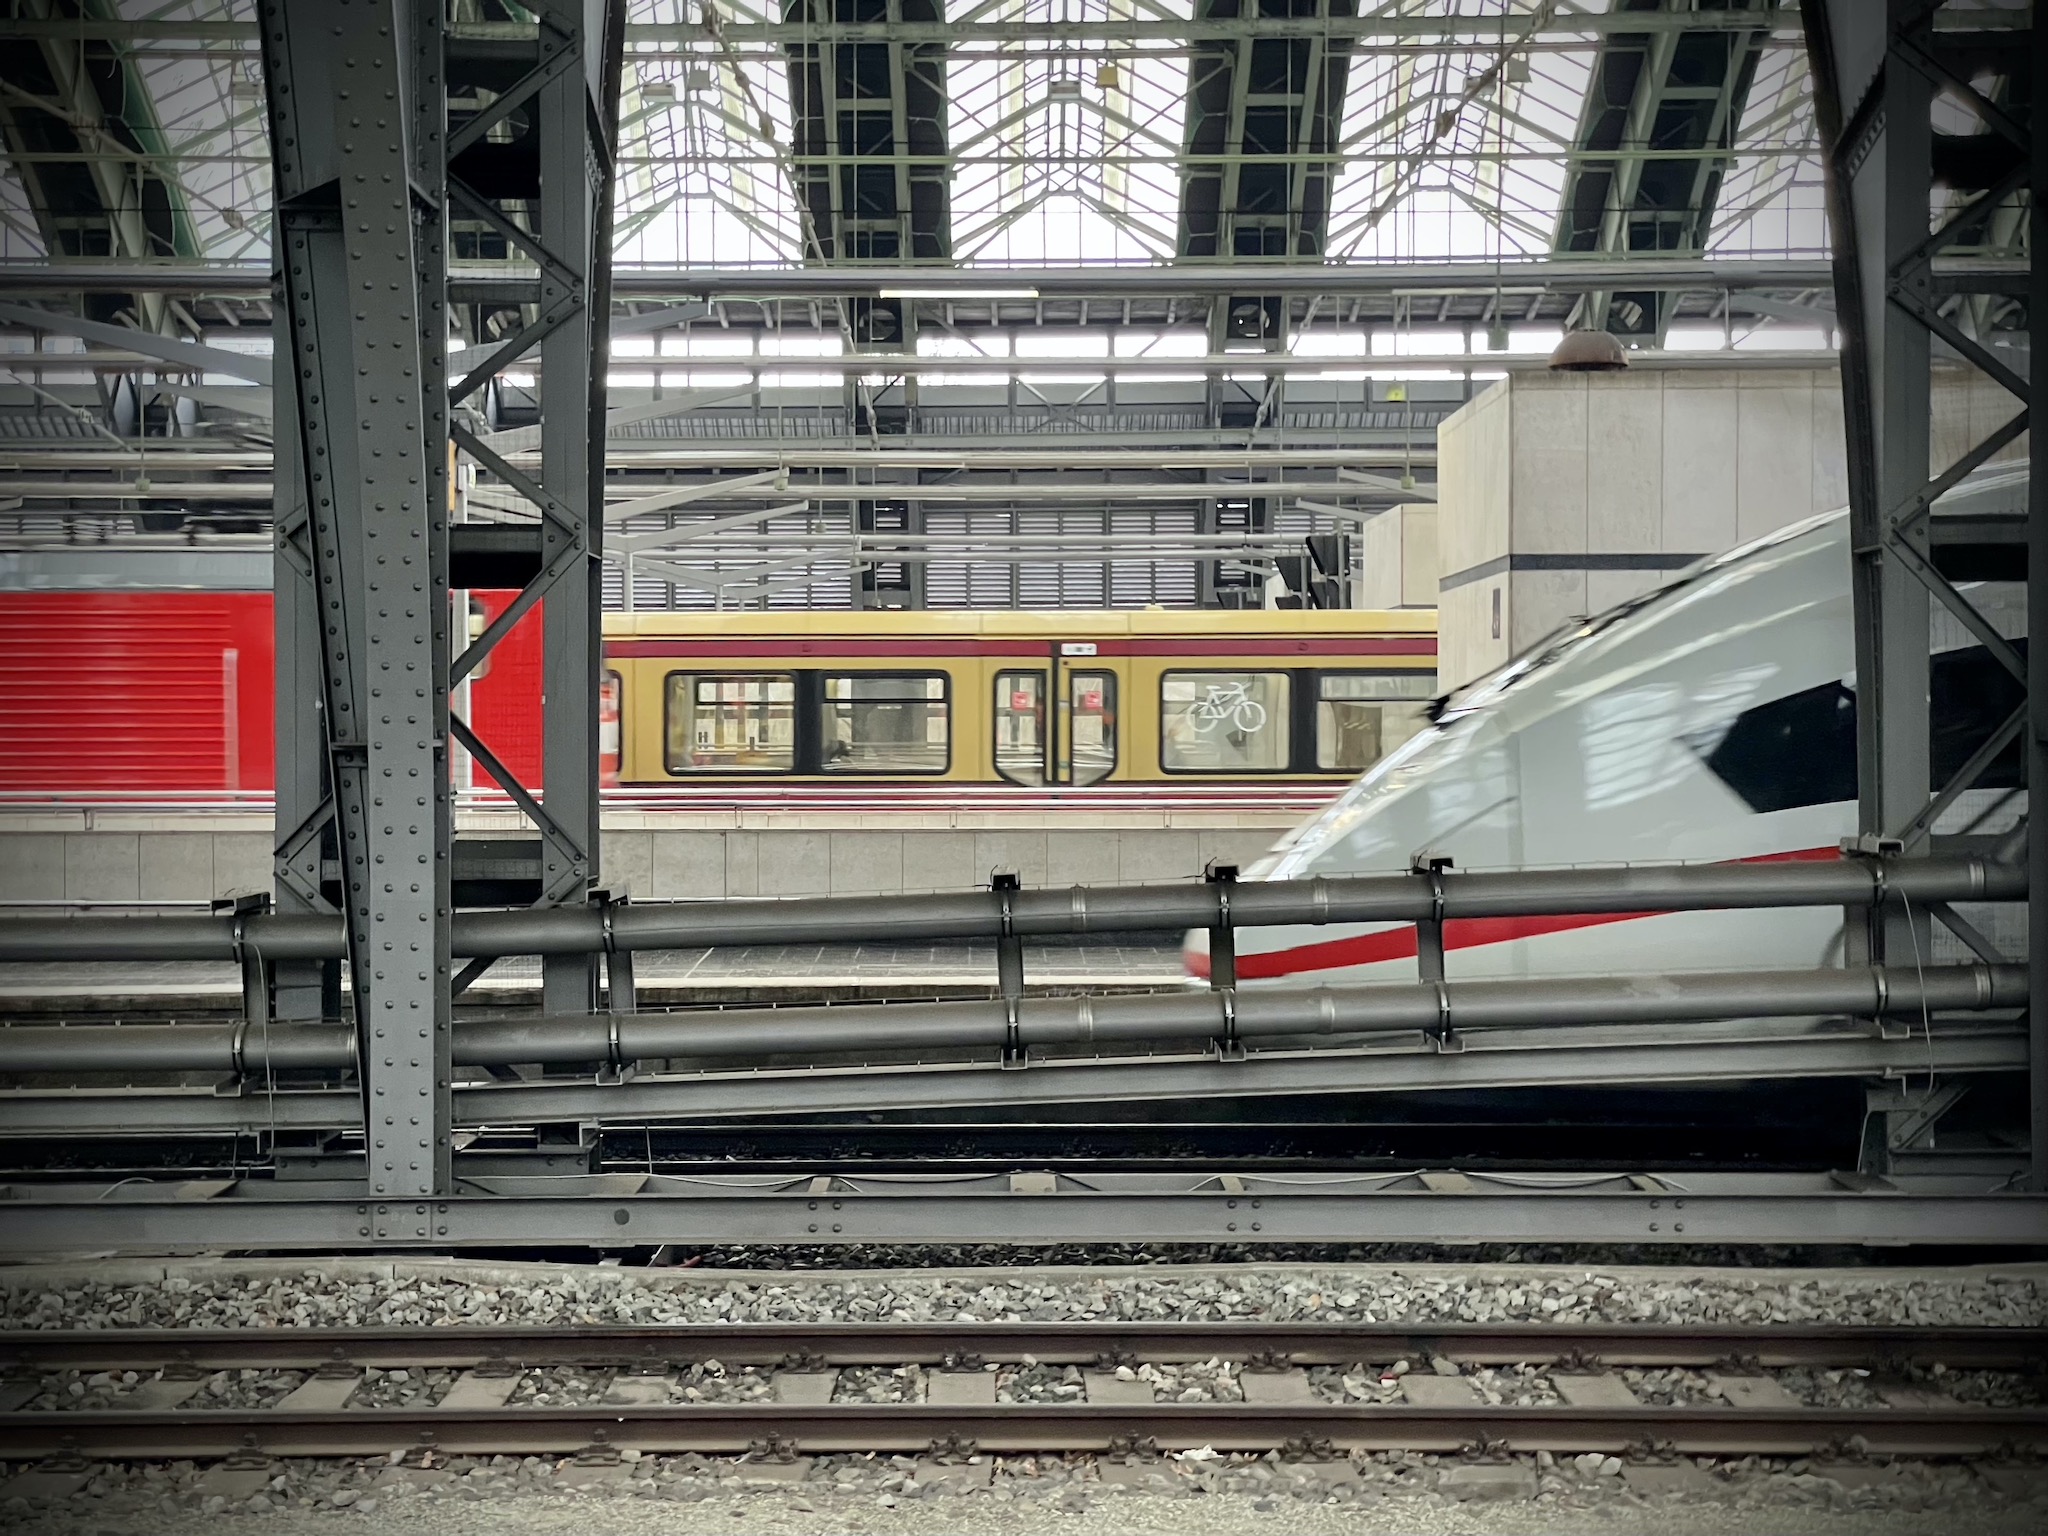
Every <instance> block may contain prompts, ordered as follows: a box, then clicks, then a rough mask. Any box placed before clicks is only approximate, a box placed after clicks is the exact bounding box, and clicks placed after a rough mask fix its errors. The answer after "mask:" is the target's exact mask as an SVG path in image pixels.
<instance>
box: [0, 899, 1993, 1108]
mask: <svg viewBox="0 0 2048 1536" xmlns="http://www.w3.org/2000/svg"><path fill="white" fill-rule="evenodd" d="M626 910H629V911H630V910H631V909H630V908H628V909H626ZM144 921H148V919H145V920H144ZM2026 995H2027V971H2026V967H2024V966H2018V965H1998V966H1989V965H1948V966H1928V967H1926V968H1925V969H1921V968H1919V967H1914V966H1896V967H1855V968H1844V969H1839V970H1813V971H1703V972H1691V973H1673V974H1662V975H1657V974H1651V975H1637V976H1548V977H1529V978H1520V979H1514V980H1508V981H1451V982H1421V983H1408V984H1389V983H1378V984H1373V985H1350V986H1320V987H1254V988H1250V989H1241V988H1221V989H1213V990H1207V991H1203V990H1195V989H1186V990H1180V991H1172V992H1136V993H1118V994H1107V993H1093V994H1085V995H1082V996H1077V997H1042V996H1026V997H1022V998H1019V999H1016V1000H1006V999H1003V998H1000V997H994V998H989V999H942V1000H939V1001H935V1002H906V1003H856V1004H844V1005H827V1006H813V1007H777V1008H773V1009H758V1010H719V1009H697V1010H683V1011H678V1012H674V1013H598V1014H572V1015H542V1016H538V1017H516V1016H515V1017H507V1018H485V1019H469V1020H461V1021H458V1022H456V1023H455V1024H454V1025H453V1026H452V1031H453V1038H452V1042H451V1048H452V1053H453V1054H452V1060H453V1062H454V1064H455V1065H456V1066H458V1067H504V1066H530V1065H534V1064H542V1065H554V1064H563V1063H577V1062H602V1063H609V1064H611V1065H614V1066H623V1065H625V1064H627V1063H629V1062H638V1061H649V1060H673V1059H676V1058H685V1059H689V1058H695V1059H699V1060H704V1059H712V1060H717V1059H725V1058H733V1059H760V1058H765V1057H776V1056H788V1055H804V1054H827V1053H839V1052H857V1053H862V1054H868V1053H872V1052H876V1051H933V1050H1008V1051H1011V1052H1022V1051H1027V1050H1030V1049H1032V1048H1034V1047H1037V1048H1045V1047H1054V1046H1059V1047H1065V1046H1088V1045H1095V1044H1099V1043H1106V1042H1111V1041H1124V1042H1128V1041H1165V1040H1183V1041H1184V1040H1203V1039H1214V1040H1226V1041H1232V1042H1238V1041H1250V1040H1274V1039H1311V1038H1344V1037H1360V1036H1369V1035H1403V1034H1414V1033H1418V1032H1420V1033H1423V1034H1429V1035H1434V1036H1437V1037H1439V1038H1443V1039H1448V1038H1449V1037H1450V1036H1452V1035H1454V1034H1456V1033H1457V1032H1459V1031H1461V1030H1480V1029H1563V1028H1573V1027H1581V1026H1587V1025H1598V1024H1652V1023H1704V1022H1710V1021H1713V1020H1719V1019H1736V1018H1801V1017H1806V1016H1809V1015H1811V1016H1822V1017H1824V1016H1832V1015H1847V1016H1851V1017H1856V1018H1885V1017H1894V1018H1898V1017H1906V1018H1913V1019H1919V1018H1922V1017H1926V1018H1929V1019H1931V1018H1932V1016H1933V1015H1934V1014H1936V1013H1944V1014H1945V1013H1948V1012H1952V1011H1955V1010H1981V1009H1993V1008H2014V1007H2019V1006H2021V1005H2023V1004H2024V1002H2025V1000H2026ZM369 1048H370V1049H372V1050H374V1049H375V1046H374V1043H372V1044H371V1046H370V1047H369ZM356 1057H357V1041H356V1037H355V1032H354V1030H352V1029H351V1028H350V1027H349V1026H347V1025H342V1024H290V1025H287V1024H271V1025H267V1026H263V1027H260V1028H258V1027H251V1026H250V1025H249V1024H248V1023H246V1022H243V1023H236V1024H109V1025H90V1024H89V1025H58V1026H51V1025H22V1026H15V1027H8V1028H0V1072H8V1073H26V1072H57V1073H62V1072H79V1071H108V1070H123V1071H136V1072H233V1073H237V1074H244V1075H246V1074H264V1073H269V1072H273V1071H282V1070H307V1069H335V1068H342V1067H347V1066H350V1065H352V1064H354V1063H355V1061H356Z"/></svg>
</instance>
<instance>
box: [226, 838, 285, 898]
mask: <svg viewBox="0 0 2048 1536" xmlns="http://www.w3.org/2000/svg"><path fill="white" fill-rule="evenodd" d="M272 878H273V877H272V875H271V870H270V834H269V833H268V832H216V833H214V834H213V894H214V895H215V896H240V895H244V894H246V893H247V892H250V891H267V890H269V889H271V882H272Z"/></svg>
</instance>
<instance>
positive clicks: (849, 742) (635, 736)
mask: <svg viewBox="0 0 2048 1536" xmlns="http://www.w3.org/2000/svg"><path fill="white" fill-rule="evenodd" d="M102 564H103V565H104V567H105V568H104V569H94V570H90V571H82V570H81V568H80V564H79V562H78V561H76V560H70V561H65V562H62V563H61V564H60V565H58V566H56V567H55V568H40V569H39V568H38V566H37V565H36V563H35V562H34V561H32V560H29V559H27V558H26V557H22V556H14V557H8V558H7V560H6V561H5V562H0V791H6V792H19V793H30V794H54V795H69V794H88V793H105V792H114V793H121V794H128V793H139V792H157V793H164V792H179V791H187V792H202V791H203V792H219V791H235V792H241V793H243V794H248V793H251V792H257V793H260V792H261V791H264V790H267V789H269V788H270V787H271V783H272V777H271V775H272V734H273V724H272V722H273V702H272V700H273V695H272V687H273V639H272V631H271V602H270V594H269V592H268V591H267V590H262V588H261V586H260V585H259V582H260V578H261V576H262V575H263V574H264V567H265V566H267V564H268V557H267V555H266V556H264V557H262V558H261V559H244V560H239V561H220V560H216V561H213V562H208V561H204V560H186V561H183V562H178V563H176V566H175V569H171V570H170V572H169V574H170V577H171V579H170V580H166V579H165V575H164V574H162V573H164V572H165V571H166V569H167V565H166V563H165V562H164V561H163V560H162V559H161V557H159V558H158V559H155V560H145V561H133V560H127V561H124V560H111V559H110V560H106V561H103V562H102ZM127 572H133V573H136V575H135V577H134V579H130V578H129V577H128V576H127V575H126V574H125V573H127ZM173 582H175V583H176V584H175V585H174V584H173ZM509 600H510V594H506V593H477V594H472V596H471V598H470V600H469V609H470V627H471V630H472V632H475V631H477V630H480V629H481V628H482V627H483V625H484V624H486V623H488V621H489V618H490V617H491V616H492V615H493V614H494V613H496V612H497V611H499V610H500V609H501V608H502V607H503V605H504V604H505V603H506V602H508V601H509ZM540 642H541V624H540V615H539V613H538V612H536V613H534V614H530V615H528V616H527V618H526V619H525V620H523V621H522V622H521V623H520V624H519V625H517V626H516V627H515V628H514V629H513V630H512V631H511V633H510V634H509V635H508V636H507V637H506V638H505V639H504V640H503V641H502V642H501V643H500V644H499V646H498V647H497V648H496V649H495V650H494V651H493V652H492V654H491V656H490V659H489V661H488V662H487V663H486V665H485V666H484V667H483V668H481V669H480V670H479V672H478V673H477V674H475V675H473V677H472V679H471V680H470V681H469V683H468V684H467V685H466V688H465V690H464V692H463V694H462V695H461V696H459V698H458V701H457V703H458V706H459V707H460V708H461V709H462V710H463V711H464V712H465V713H466V715H467V717H468V719H469V720H470V722H471V723H472V725H473V726H474V727H475V728H476V730H477V732H478V734H479V735H480V736H481V737H482V739H483V740H484V741H485V742H486V743H488V744H489V745H490V746H491V747H492V749H493V751H494V752H496V754H497V755H498V756H499V758H500V759H501V760H502V761H503V762H504V763H505V765H506V767H507V768H508V769H509V770H510V771H512V772H514V773H516V774H518V775H519V776H520V778H521V779H522V780H523V781H525V782H528V783H538V782H539V780H540V777H541V756H542V754H541V736H540V729H541V728H540V674H541V656H540V648H541V647H540ZM604 642H605V663H604V666H605V671H604V677H603V680H602V691H601V705H600V714H601V722H600V729H601V740H602V743H603V748H602V756H603V763H604V778H605V782H606V785H607V788H608V789H609V790H612V791H613V792H614V794H615V795H616V796H617V797H619V798H622V799H627V800H637V801H641V802H645V803H669V802H673V803H677V804H706V803H715V802H718V801H721V800H723V801H740V802H751V803H769V804H793V803H794V804H801V803H804V802H806V801H810V800H824V799H829V800H831V801H832V802H834V803H840V802H846V801H850V800H853V799H857V798H861V796H862V795H863V794H865V795H866V796H868V797H871V798H877V799H881V800H883V801H885V802H887V803H896V802H897V800H899V799H901V798H902V797H905V796H912V797H913V798H915V799H916V800H918V801H922V802H929V801H930V800H932V799H935V798H943V797H944V796H945V795H946V794H948V793H970V794H973V795H975V796H976V797H977V798H980V797H984V796H985V797H989V798H1002V799H1008V798H1011V797H1012V796H1015V797H1016V798H1019V799H1025V798H1031V793H1030V792H1033V791H1036V792H1039V793H1041V794H1044V793H1051V794H1056V795H1058V796H1060V797H1061V798H1062V799H1085V798H1088V796H1086V795H1085V794H1084V793H1083V792H1085V791H1090V790H1095V791H1098V792H1100V793H1103V794H1109V793H1116V794H1118V795H1119V796H1120V797H1129V796H1132V795H1138V794H1145V793H1149V792H1159V793H1166V792H1168V791H1169V790H1186V791H1191V792H1201V793H1204V794H1205V795H1214V794H1216V793H1220V792H1224V791H1227V790H1230V789H1232V788H1233V787H1234V788H1237V789H1241V790H1243V791H1244V792H1245V793H1246V794H1247V795H1248V796H1258V797H1263V798H1265V799H1268V800H1270V799H1271V798H1272V797H1273V796H1274V794H1275V793H1276V792H1286V793H1289V794H1291V795H1292V796H1293V797H1303V796H1306V797H1307V798H1309V799H1320V798H1321V796H1322V795H1323V794H1325V793H1327V792H1328V790H1330V789H1333V788H1335V787H1336V786H1337V785H1339V784H1340V783H1342V782H1344V781H1348V780H1349V779H1352V778H1354V777H1356V776H1357V774H1358V773H1359V772H1360V771H1361V770H1363V769H1364V768H1366V767H1367V766H1369V765H1370V764H1371V763H1372V762H1374V761H1375V760H1377V759H1378V758H1379V757H1380V756H1382V755H1383V754H1384V753H1385V752H1387V751H1389V750H1391V749H1392V748H1393V747H1394V746H1395V745H1397V744H1398V743H1399V742H1400V741H1402V740H1404V739H1406V737H1407V736H1408V735H1410V734H1412V733H1413V732H1414V731H1415V730H1416V729H1418V728H1419V727H1420V725H1421V723H1422V721H1423V719H1424V711H1425V708H1426V705H1427V701H1428V700H1429V698H1430V696H1431V695H1432V694H1433V693H1434V692H1435V680H1436V633H1435V625H1434V615H1433V614H1430V613H1427V612H1391V613H1371V612H1325V611H1308V612H1196V611H1161V610H1145V611H1139V612H1078V611H1076V612H1051V613H1047V612H1039V613H1020V612H977V613H903V612H888V611H882V612H803V613H688V612H683V613H636V614H618V613H615V614H607V615H606V616H605V620H604ZM475 787H476V788H478V789H479V790H483V791H488V790H489V789H490V788H491V787H492V786H490V784H489V781H488V780H487V779H486V778H485V777H484V776H483V774H482V771H481V770H480V769H479V770H477V772H476V783H475ZM919 790H922V791H923V793H921V794H915V793H914V792H916V791H919Z"/></svg>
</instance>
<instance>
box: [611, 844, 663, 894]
mask: <svg viewBox="0 0 2048 1536" xmlns="http://www.w3.org/2000/svg"><path fill="white" fill-rule="evenodd" d="M598 836H599V845H598V846H599V858H598V871H599V875H600V880H599V883H600V884H602V885H603V886H604V887H605V888H606V889H607V890H609V891H610V892H611V893H612V894H613V895H614V896H620V895H631V896H637V897H639V898H640V899H641V900H642V901H645V900H646V899H647V898H648V897H650V896H652V895H653V894H654V836H655V834H654V833H652V832H603V833H600V834H599V835H598Z"/></svg>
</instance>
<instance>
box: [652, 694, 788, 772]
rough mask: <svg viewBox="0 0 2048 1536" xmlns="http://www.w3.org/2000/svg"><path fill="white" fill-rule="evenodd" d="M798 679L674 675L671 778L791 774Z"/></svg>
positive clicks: (670, 712)
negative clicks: (691, 775)
mask: <svg viewBox="0 0 2048 1536" xmlns="http://www.w3.org/2000/svg"><path fill="white" fill-rule="evenodd" d="M795 723H796V678H795V677H794V676H793V675H792V674H790V673H788V672H671V673H669V675H668V731H667V735H668V743H667V746H668V751H667V759H668V771H669V772H670V773H788V772H789V771H790V770H791V769H792V768H794V767H795V766H796V732H795V729H794V727H795Z"/></svg>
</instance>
